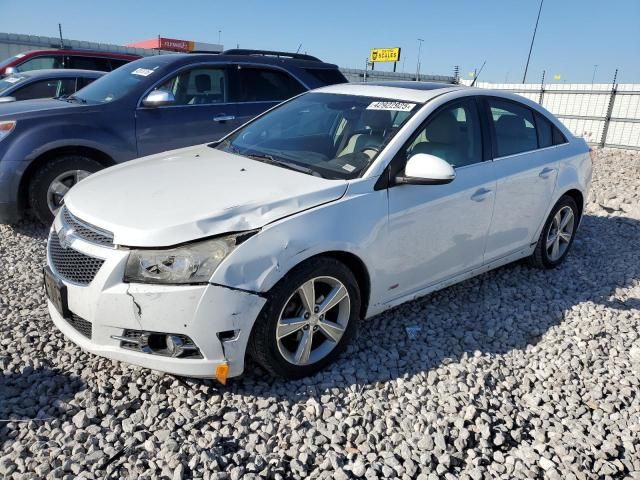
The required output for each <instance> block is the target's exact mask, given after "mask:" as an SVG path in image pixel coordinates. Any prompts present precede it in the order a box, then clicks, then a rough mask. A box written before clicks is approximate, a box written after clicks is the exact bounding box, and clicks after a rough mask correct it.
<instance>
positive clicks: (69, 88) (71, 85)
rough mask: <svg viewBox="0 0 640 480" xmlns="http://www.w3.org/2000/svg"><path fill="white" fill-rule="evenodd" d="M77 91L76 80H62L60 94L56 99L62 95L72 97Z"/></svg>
mask: <svg viewBox="0 0 640 480" xmlns="http://www.w3.org/2000/svg"><path fill="white" fill-rule="evenodd" d="M75 91H76V79H75V78H61V79H60V80H59V81H58V92H57V93H56V97H61V96H62V95H72V94H74V93H75Z"/></svg>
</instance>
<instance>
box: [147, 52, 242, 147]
mask: <svg viewBox="0 0 640 480" xmlns="http://www.w3.org/2000/svg"><path fill="white" fill-rule="evenodd" d="M228 73H229V72H228V68H227V67H226V66H225V65H220V64H213V65H199V66H197V67H190V68H187V69H184V70H181V71H180V72H179V73H177V74H176V75H174V76H172V77H170V78H169V79H166V80H163V81H162V82H161V83H159V84H158V85H156V86H155V87H154V90H157V89H162V90H167V91H169V92H171V93H173V95H174V97H175V103H174V104H173V105H168V106H163V107H154V108H149V107H145V106H144V105H142V98H141V99H140V103H139V105H138V108H137V110H136V136H137V140H138V153H139V155H140V156H143V155H151V154H153V153H157V152H162V151H165V150H173V149H175V148H181V147H186V146H189V145H197V144H200V143H207V142H213V141H215V140H218V139H219V138H220V137H222V136H224V135H225V134H227V133H228V132H229V131H231V130H232V129H233V126H234V125H235V123H234V120H235V118H236V105H235V104H233V103H231V102H229V93H228V83H229V82H228Z"/></svg>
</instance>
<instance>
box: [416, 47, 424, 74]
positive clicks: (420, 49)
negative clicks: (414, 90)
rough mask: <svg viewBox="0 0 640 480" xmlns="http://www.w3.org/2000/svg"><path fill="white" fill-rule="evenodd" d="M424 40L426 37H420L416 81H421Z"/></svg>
mask: <svg viewBox="0 0 640 480" xmlns="http://www.w3.org/2000/svg"><path fill="white" fill-rule="evenodd" d="M422 42H424V39H422V38H419V39H418V66H417V68H416V81H418V82H419V81H420V54H421V52H422Z"/></svg>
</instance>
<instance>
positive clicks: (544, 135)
mask: <svg viewBox="0 0 640 480" xmlns="http://www.w3.org/2000/svg"><path fill="white" fill-rule="evenodd" d="M536 130H537V131H538V145H539V146H540V148H545V147H550V146H551V145H553V126H552V125H551V122H550V121H549V120H547V119H546V118H544V117H543V116H542V115H540V114H539V113H536Z"/></svg>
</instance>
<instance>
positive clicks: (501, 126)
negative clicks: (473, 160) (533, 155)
mask: <svg viewBox="0 0 640 480" xmlns="http://www.w3.org/2000/svg"><path fill="white" fill-rule="evenodd" d="M489 107H490V108H491V117H492V119H493V126H494V130H495V138H496V150H497V151H496V156H498V157H504V156H506V155H514V154H516V153H521V152H528V151H530V150H535V149H536V148H538V138H537V134H536V128H535V126H534V122H533V113H532V111H531V110H529V109H528V108H527V107H524V106H520V105H517V104H515V103H513V102H505V101H502V100H498V99H489Z"/></svg>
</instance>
